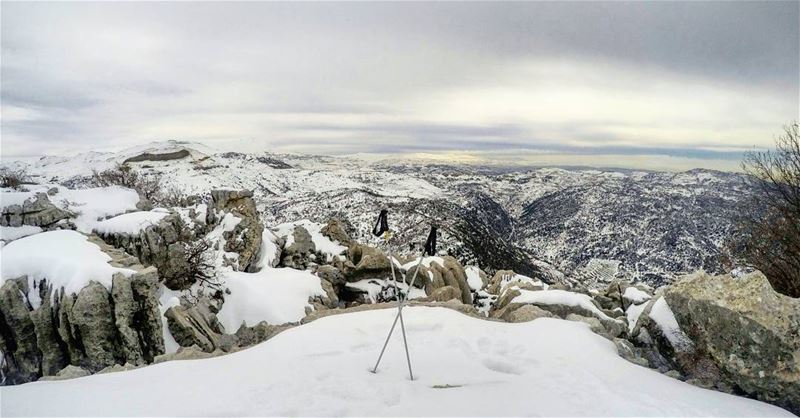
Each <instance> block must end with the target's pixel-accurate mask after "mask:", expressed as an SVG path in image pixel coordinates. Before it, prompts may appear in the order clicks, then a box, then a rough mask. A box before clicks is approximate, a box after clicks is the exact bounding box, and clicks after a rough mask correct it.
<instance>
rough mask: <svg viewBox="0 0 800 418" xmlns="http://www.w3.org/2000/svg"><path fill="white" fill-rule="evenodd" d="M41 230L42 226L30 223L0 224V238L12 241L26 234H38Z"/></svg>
mask: <svg viewBox="0 0 800 418" xmlns="http://www.w3.org/2000/svg"><path fill="white" fill-rule="evenodd" d="M39 232H42V228H39V227H38V226H32V225H22V226H0V240H2V241H14V240H16V239H20V238H23V237H27V236H28V235H33V234H38V233H39Z"/></svg>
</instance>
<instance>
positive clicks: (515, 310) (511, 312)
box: [499, 304, 553, 322]
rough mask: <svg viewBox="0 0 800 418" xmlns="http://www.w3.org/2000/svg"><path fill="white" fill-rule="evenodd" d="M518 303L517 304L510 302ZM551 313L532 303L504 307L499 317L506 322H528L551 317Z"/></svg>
mask: <svg viewBox="0 0 800 418" xmlns="http://www.w3.org/2000/svg"><path fill="white" fill-rule="evenodd" d="M512 305H518V304H512ZM552 317H553V314H551V313H550V312H547V311H545V310H544V309H541V308H539V307H538V306H534V305H518V306H516V307H514V306H512V307H511V309H506V310H505V311H504V312H503V313H502V314H501V315H500V316H499V318H500V319H502V320H503V321H506V322H529V321H533V320H534V319H539V318H552Z"/></svg>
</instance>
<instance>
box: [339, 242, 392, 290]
mask: <svg viewBox="0 0 800 418" xmlns="http://www.w3.org/2000/svg"><path fill="white" fill-rule="evenodd" d="M348 255H349V258H350V261H351V262H352V263H353V265H354V267H353V269H352V270H351V271H350V272H349V274H348V275H347V281H348V282H357V281H359V280H364V279H385V278H387V277H391V275H392V270H391V265H390V264H389V258H388V257H387V256H386V255H384V254H383V252H382V251H381V250H379V249H377V248H374V247H369V246H366V245H361V244H356V245H353V246H351V247H350V249H349V250H348ZM396 273H397V274H398V275H399V273H400V272H399V271H396Z"/></svg>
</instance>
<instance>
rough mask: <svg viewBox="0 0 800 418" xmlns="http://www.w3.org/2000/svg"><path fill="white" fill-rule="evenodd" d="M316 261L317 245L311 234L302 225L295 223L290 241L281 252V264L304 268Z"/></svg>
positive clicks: (299, 268)
mask: <svg viewBox="0 0 800 418" xmlns="http://www.w3.org/2000/svg"><path fill="white" fill-rule="evenodd" d="M316 261H317V246H316V245H315V244H314V241H313V240H312V239H311V234H309V233H308V230H307V229H305V228H304V227H302V226H300V225H297V226H295V227H294V229H293V230H292V243H291V244H290V245H289V246H288V247H286V248H284V250H283V252H282V253H281V264H282V265H283V266H285V267H289V268H294V269H298V270H304V269H305V268H306V267H308V266H309V264H311V263H315V262H316Z"/></svg>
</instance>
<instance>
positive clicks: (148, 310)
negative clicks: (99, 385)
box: [0, 267, 164, 384]
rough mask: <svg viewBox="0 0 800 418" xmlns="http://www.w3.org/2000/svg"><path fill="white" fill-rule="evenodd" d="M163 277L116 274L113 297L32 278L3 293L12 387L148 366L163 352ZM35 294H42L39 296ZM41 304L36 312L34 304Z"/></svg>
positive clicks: (0, 306) (1, 321) (1, 318)
mask: <svg viewBox="0 0 800 418" xmlns="http://www.w3.org/2000/svg"><path fill="white" fill-rule="evenodd" d="M158 283H159V281H158V274H157V270H156V269H155V268H153V267H149V268H147V269H144V270H142V271H139V272H137V273H134V274H133V275H131V276H129V277H125V276H124V275H122V274H117V275H116V276H115V277H114V278H113V282H112V286H111V291H109V290H108V289H106V288H105V287H104V286H103V285H101V284H99V283H97V282H90V283H89V284H88V285H87V286H85V287H84V288H83V289H81V290H80V291H79V292H78V293H77V294H65V293H64V291H63V289H52V287H51V286H49V285H48V283H47V280H46V279H45V280H42V281H40V282H37V283H36V286H35V288H34V289H29V288H28V287H29V286H28V280H27V278H24V277H23V278H20V279H17V280H7V281H5V283H4V284H3V286H2V287H0V337H2V338H0V350H2V352H3V354H4V356H5V364H4V366H3V373H4V374H5V376H6V378H7V380H6V383H9V384H16V383H24V382H29V381H32V380H36V379H38V378H39V377H41V376H53V375H56V374H57V373H59V372H60V371H61V370H62V369H64V368H65V367H67V366H69V365H72V366H77V367H81V368H83V369H86V370H88V371H91V372H96V371H99V370H101V369H103V368H106V367H108V366H112V365H114V364H125V363H131V364H134V365H143V364H147V363H150V362H152V361H153V358H154V357H155V356H156V355H159V354H162V353H163V352H164V341H163V335H162V329H161V319H160V315H159V311H158V294H157V289H158ZM31 292H36V293H37V296H38V298H36V297H35V296H34V295H33V294H32V293H31ZM36 299H41V304H40V305H39V306H37V307H36V309H33V305H32V304H31V303H30V302H29V301H30V300H36Z"/></svg>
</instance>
